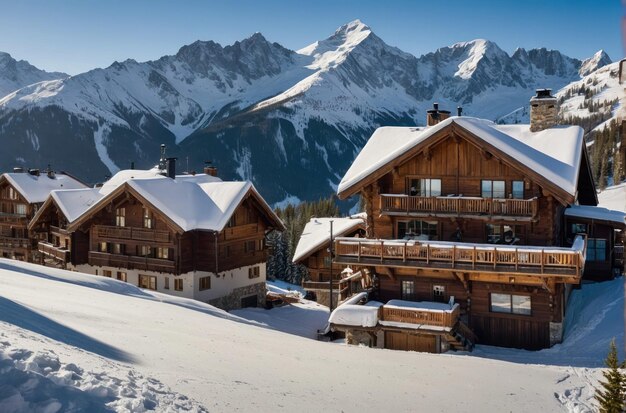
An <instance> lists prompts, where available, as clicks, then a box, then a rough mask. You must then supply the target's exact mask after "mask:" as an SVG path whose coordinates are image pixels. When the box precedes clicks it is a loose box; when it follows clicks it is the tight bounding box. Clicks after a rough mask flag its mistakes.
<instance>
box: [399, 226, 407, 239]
mask: <svg viewBox="0 0 626 413" xmlns="http://www.w3.org/2000/svg"><path fill="white" fill-rule="evenodd" d="M405 236H406V222H398V238H404V237H405Z"/></svg>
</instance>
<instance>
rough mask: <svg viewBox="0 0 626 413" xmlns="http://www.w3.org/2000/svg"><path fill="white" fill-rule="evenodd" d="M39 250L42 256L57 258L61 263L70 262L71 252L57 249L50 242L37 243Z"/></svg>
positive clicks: (60, 248) (61, 248)
mask: <svg viewBox="0 0 626 413" xmlns="http://www.w3.org/2000/svg"><path fill="white" fill-rule="evenodd" d="M37 249H38V250H39V252H41V253H42V254H45V255H47V256H49V257H52V258H55V259H57V260H59V261H61V262H68V261H69V260H70V252H69V250H67V249H66V248H63V247H57V246H55V245H52V244H50V243H49V242H45V241H39V242H38V243H37Z"/></svg>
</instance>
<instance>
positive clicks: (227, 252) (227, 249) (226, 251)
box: [220, 245, 230, 258]
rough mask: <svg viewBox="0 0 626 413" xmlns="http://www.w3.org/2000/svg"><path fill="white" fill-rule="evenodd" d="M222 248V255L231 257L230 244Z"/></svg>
mask: <svg viewBox="0 0 626 413" xmlns="http://www.w3.org/2000/svg"><path fill="white" fill-rule="evenodd" d="M220 248H222V255H223V256H224V257H226V258H228V257H230V245H225V246H223V247H220Z"/></svg>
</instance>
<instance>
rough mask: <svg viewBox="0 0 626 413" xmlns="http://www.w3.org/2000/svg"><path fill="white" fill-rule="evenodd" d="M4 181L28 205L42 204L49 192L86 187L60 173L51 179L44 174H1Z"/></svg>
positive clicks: (0, 178)
mask: <svg viewBox="0 0 626 413" xmlns="http://www.w3.org/2000/svg"><path fill="white" fill-rule="evenodd" d="M3 179H5V180H6V181H7V182H8V183H9V184H11V186H13V187H14V188H15V189H16V190H17V191H18V192H19V193H20V194H21V195H22V196H23V197H24V199H26V201H27V202H28V203H29V204H38V203H40V202H44V201H45V200H46V198H48V195H50V192H51V191H54V190H57V189H78V188H86V187H87V185H85V184H83V183H82V182H80V181H78V180H77V179H76V178H74V177H72V176H70V175H66V174H64V173H62V172H59V173H55V174H54V175H53V176H52V177H50V176H48V175H47V174H46V173H42V174H40V175H38V176H37V175H31V174H30V173H28V172H7V173H3V174H2V176H1V177H0V180H3Z"/></svg>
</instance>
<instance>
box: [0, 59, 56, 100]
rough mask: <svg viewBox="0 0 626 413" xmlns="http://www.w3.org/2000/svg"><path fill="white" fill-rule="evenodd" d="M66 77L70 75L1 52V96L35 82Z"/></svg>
mask: <svg viewBox="0 0 626 413" xmlns="http://www.w3.org/2000/svg"><path fill="white" fill-rule="evenodd" d="M66 77H68V75H66V74H65V73H60V72H46V71H45V70H40V69H37V68H36V67H35V66H33V65H31V64H30V63H28V62H26V61H24V60H15V59H14V58H13V57H11V55H10V54H8V53H4V52H0V97H1V96H5V95H7V94H9V93H11V92H13V91H15V90H17V89H20V88H22V87H24V86H28V85H32V84H33V83H38V82H41V81H44V80H52V79H64V78H66Z"/></svg>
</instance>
